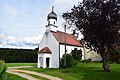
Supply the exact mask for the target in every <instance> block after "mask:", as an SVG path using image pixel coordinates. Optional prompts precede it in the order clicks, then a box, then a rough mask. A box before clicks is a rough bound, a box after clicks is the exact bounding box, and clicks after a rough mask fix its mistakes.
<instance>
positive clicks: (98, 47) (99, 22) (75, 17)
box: [63, 0, 120, 72]
mask: <svg viewBox="0 0 120 80" xmlns="http://www.w3.org/2000/svg"><path fill="white" fill-rule="evenodd" d="M63 18H64V19H65V20H66V21H67V22H68V24H70V25H72V26H75V27H76V28H77V29H79V30H80V31H81V32H82V34H83V36H84V41H85V46H86V47H87V48H90V49H91V50H95V51H97V52H98V53H99V54H101V56H102V59H103V69H104V71H105V72H109V71H110V66H109V64H108V58H109V54H110V53H111V51H112V49H113V48H114V46H116V45H118V43H119V41H120V35H119V29H120V1H119V0H83V2H79V3H78V5H77V6H74V7H73V8H72V9H71V12H66V13H63Z"/></svg>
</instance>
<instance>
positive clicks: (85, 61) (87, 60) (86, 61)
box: [81, 59, 91, 63]
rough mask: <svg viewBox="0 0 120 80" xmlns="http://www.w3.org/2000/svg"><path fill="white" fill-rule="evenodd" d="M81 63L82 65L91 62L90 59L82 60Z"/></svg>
mask: <svg viewBox="0 0 120 80" xmlns="http://www.w3.org/2000/svg"><path fill="white" fill-rule="evenodd" d="M81 62H82V63H90V62H91V59H85V60H82V61H81Z"/></svg>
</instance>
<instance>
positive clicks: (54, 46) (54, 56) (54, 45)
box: [38, 33, 59, 68]
mask: <svg viewBox="0 0 120 80" xmlns="http://www.w3.org/2000/svg"><path fill="white" fill-rule="evenodd" d="M46 46H47V47H49V49H50V50H51V51H52V53H51V57H50V61H51V63H50V65H51V66H50V67H51V68H59V60H58V59H59V54H58V53H59V43H58V42H57V41H56V39H55V38H54V37H53V35H52V34H51V33H49V34H44V36H43V38H42V40H41V43H40V45H39V50H41V49H42V48H44V47H46ZM44 54H45V53H44ZM46 54H47V53H46ZM40 57H44V56H43V55H41V53H38V68H40V59H39V58H40ZM44 63H45V61H44ZM43 68H46V66H45V65H43Z"/></svg>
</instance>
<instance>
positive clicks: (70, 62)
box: [60, 54, 73, 68]
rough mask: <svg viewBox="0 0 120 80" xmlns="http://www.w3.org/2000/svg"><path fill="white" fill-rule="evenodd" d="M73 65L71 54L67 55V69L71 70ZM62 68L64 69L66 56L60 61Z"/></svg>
mask: <svg viewBox="0 0 120 80" xmlns="http://www.w3.org/2000/svg"><path fill="white" fill-rule="evenodd" d="M72 65H73V58H72V56H71V55H70V54H66V68H69V67H71V66H72ZM60 67H64V55H63V57H62V58H61V60H60Z"/></svg>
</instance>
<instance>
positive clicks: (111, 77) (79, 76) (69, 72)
mask: <svg viewBox="0 0 120 80" xmlns="http://www.w3.org/2000/svg"><path fill="white" fill-rule="evenodd" d="M110 66H111V72H109V73H106V72H103V71H102V64H101V63H84V64H83V63H80V64H79V65H78V66H73V67H72V68H67V69H48V68H47V69H42V68H26V70H32V71H36V72H40V73H46V74H49V75H52V76H57V77H60V78H62V79H63V80H118V79H120V64H110Z"/></svg>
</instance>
